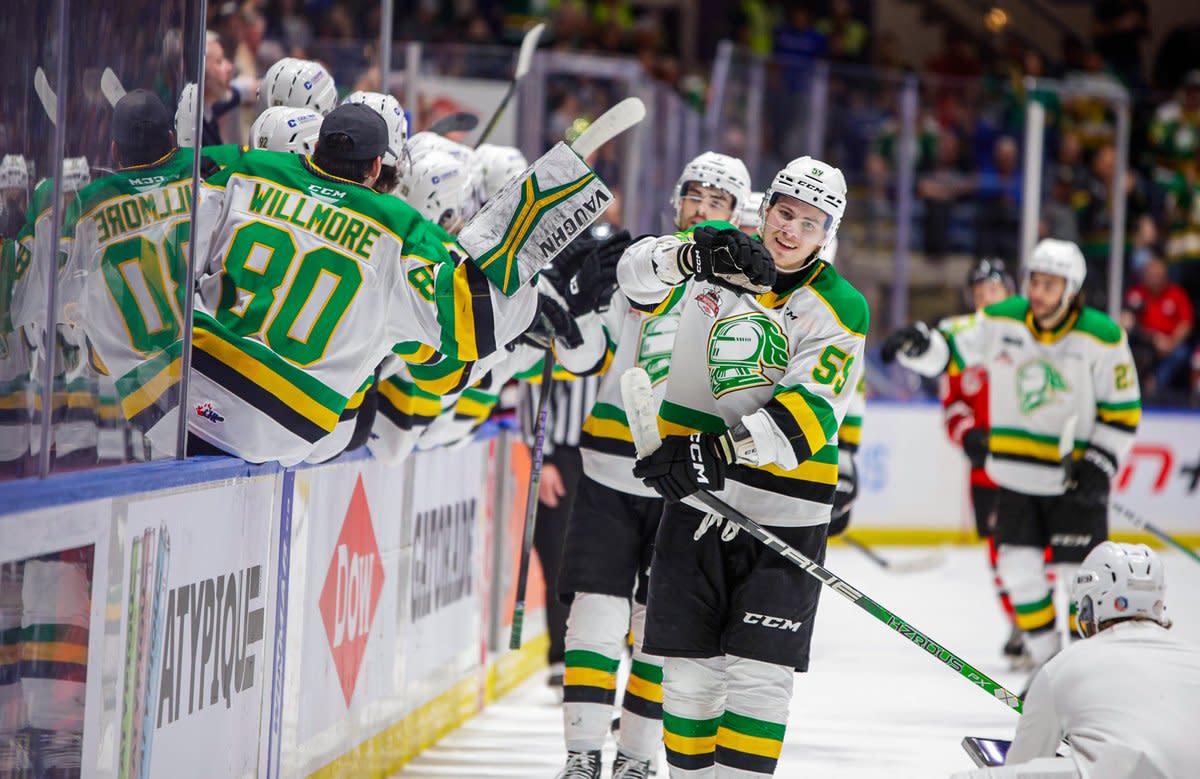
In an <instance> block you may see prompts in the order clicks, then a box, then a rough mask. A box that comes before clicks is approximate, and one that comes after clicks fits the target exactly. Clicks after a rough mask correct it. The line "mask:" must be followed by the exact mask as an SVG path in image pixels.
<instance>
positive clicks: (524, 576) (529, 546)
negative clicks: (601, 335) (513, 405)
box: [508, 349, 554, 649]
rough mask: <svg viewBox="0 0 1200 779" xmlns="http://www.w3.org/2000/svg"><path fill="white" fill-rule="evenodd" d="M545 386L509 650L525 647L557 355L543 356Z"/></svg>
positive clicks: (535, 437) (535, 436)
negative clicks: (523, 632) (527, 601)
mask: <svg viewBox="0 0 1200 779" xmlns="http://www.w3.org/2000/svg"><path fill="white" fill-rule="evenodd" d="M542 362H543V365H542V387H541V390H540V391H539V392H538V410H537V424H536V425H535V426H534V430H533V451H532V452H531V454H532V456H533V463H532V465H531V466H530V469H529V490H528V492H526V493H525V532H524V534H523V535H522V537H521V562H520V564H519V566H518V568H517V597H516V600H515V601H514V602H513V615H512V633H511V634H510V635H509V638H508V648H509V649H520V648H521V630H522V628H524V626H525V588H526V586H527V585H528V583H529V558H530V556H531V554H532V553H533V529H534V526H535V525H536V524H537V507H538V485H539V484H541V482H542V449H543V446H544V445H545V443H546V406H547V404H548V403H549V401H550V384H551V382H552V381H553V379H554V352H553V351H552V350H551V349H547V350H546V354H545V356H544V357H542Z"/></svg>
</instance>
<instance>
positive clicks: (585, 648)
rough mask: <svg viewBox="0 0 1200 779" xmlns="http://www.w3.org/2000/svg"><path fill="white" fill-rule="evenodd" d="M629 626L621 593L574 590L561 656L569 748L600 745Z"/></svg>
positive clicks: (626, 604)
mask: <svg viewBox="0 0 1200 779" xmlns="http://www.w3.org/2000/svg"><path fill="white" fill-rule="evenodd" d="M628 629H629V601H628V600H626V599H625V598H617V597H614V596H612V595H599V594H596V593H591V592H581V593H578V594H576V595H575V600H574V601H573V602H572V603H571V613H570V615H569V616H568V617H567V635H566V641H565V645H566V652H565V656H564V658H563V660H564V665H565V670H564V672H563V735H564V736H565V740H566V745H567V750H568V751H573V752H591V751H593V750H596V749H601V748H602V747H603V746H604V739H605V737H606V735H607V733H608V725H609V721H610V719H611V717H612V708H613V702H614V701H615V700H616V695H617V667H618V666H619V665H620V664H621V652H622V651H624V642H625V633H626V631H627V630H628Z"/></svg>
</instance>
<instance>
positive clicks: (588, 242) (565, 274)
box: [542, 233, 600, 286]
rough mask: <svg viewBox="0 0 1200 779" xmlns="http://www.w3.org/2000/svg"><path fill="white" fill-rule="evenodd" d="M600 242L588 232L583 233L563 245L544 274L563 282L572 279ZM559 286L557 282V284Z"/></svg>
mask: <svg viewBox="0 0 1200 779" xmlns="http://www.w3.org/2000/svg"><path fill="white" fill-rule="evenodd" d="M599 243H600V242H599V241H597V240H596V239H595V238H593V237H592V236H591V235H590V234H588V233H583V234H581V235H580V236H579V237H577V238H576V239H575V240H574V241H571V242H570V243H569V244H567V245H566V246H564V247H563V250H562V251H561V252H559V253H558V254H557V255H556V256H555V258H554V259H553V260H551V261H550V264H549V265H548V266H546V268H545V270H543V271H542V273H543V274H545V275H547V276H550V277H552V278H558V279H562V280H563V283H564V284H565V283H566V280H568V279H570V278H571V277H572V276H574V275H575V274H576V273H578V272H579V269H580V268H581V267H582V266H583V261H584V260H585V259H587V256H588V255H589V254H591V253H592V250H593V249H595V248H596V246H597V245H598V244H599ZM555 286H557V283H556V284H555Z"/></svg>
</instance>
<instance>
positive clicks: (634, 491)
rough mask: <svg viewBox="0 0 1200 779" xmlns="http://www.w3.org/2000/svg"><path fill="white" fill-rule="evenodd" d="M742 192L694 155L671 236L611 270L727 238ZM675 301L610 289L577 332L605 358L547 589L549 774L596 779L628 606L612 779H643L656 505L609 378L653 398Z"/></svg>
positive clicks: (652, 749)
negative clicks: (558, 734)
mask: <svg viewBox="0 0 1200 779" xmlns="http://www.w3.org/2000/svg"><path fill="white" fill-rule="evenodd" d="M749 194H750V173H749V171H747V170H746V166H745V164H744V163H743V162H742V161H741V160H739V159H736V158H734V157H729V156H727V155H724V154H717V153H715V152H705V153H703V154H701V155H700V156H698V157H696V158H695V159H694V160H692V161H691V162H689V163H688V164H687V165H686V166H685V167H684V169H683V172H682V174H681V175H680V177H679V180H678V181H677V182H676V185H675V189H674V190H673V193H672V198H671V202H672V204H673V205H674V207H675V225H676V227H677V228H678V230H679V231H680V232H679V233H677V234H675V235H671V236H668V237H666V238H663V239H660V238H655V237H646V238H643V239H641V240H639V241H637V242H636V243H634V244H633V245H632V246H629V247H628V248H627V249H626V250H625V253H624V255H623V256H622V257H621V262H622V263H623V262H626V261H627V259H626V258H633V257H649V256H651V255H652V254H653V253H654V252H655V251H656V249H657V247H658V246H659V244H660V242H661V241H663V240H669V241H671V242H673V243H674V244H676V245H679V244H682V243H683V242H684V241H688V240H689V239H690V238H691V235H692V231H693V230H695V229H697V228H700V229H702V230H712V231H713V232H714V233H715V232H716V231H717V230H729V231H733V230H735V229H736V227H735V224H736V223H735V219H736V216H735V215H736V214H737V210H738V208H739V207H740V206H741V204H742V203H743V202H744V201H745V200H746V198H747V197H748V196H749ZM742 240H743V241H745V242H749V240H750V239H749V238H748V237H743V239H742ZM710 251H711V250H710ZM628 261H633V260H632V259H629V260H628ZM614 282H615V274H614ZM571 286H573V287H574V288H575V289H588V288H591V287H593V285H591V284H587V283H584V284H580V283H578V281H576V283H575V284H574V285H569V286H568V288H567V289H564V293H566V294H567V295H570V294H571V289H570V287H571ZM679 298H680V296H679V295H672V296H671V297H670V299H669V300H668V301H666V302H665V303H664V304H662V305H658V303H660V302H661V301H655V303H656V305H654V306H651V307H649V308H651V309H652V310H645V309H644V308H642V307H637V306H633V305H630V301H629V300H628V299H626V297H625V296H624V295H623V294H621V293H620V292H618V293H616V294H615V295H614V297H613V301H612V305H611V306H610V307H609V308H608V310H607V312H606V313H605V314H604V315H603V318H602V322H601V321H595V320H593V321H591V322H584V323H583V324H582V325H581V327H582V328H583V329H584V331H585V334H586V336H587V337H588V340H589V341H597V340H598V341H600V342H601V343H603V342H605V341H607V342H609V344H610V346H609V348H610V349H615V354H614V356H613V357H612V364H611V365H610V366H609V368H608V372H607V373H606V374H605V377H604V380H603V382H602V383H601V384H600V388H599V390H598V391H597V397H596V404H595V406H594V407H593V408H592V411H591V414H590V415H589V416H588V418H587V420H586V421H585V422H584V425H583V434H582V436H581V438H580V451H581V455H582V459H583V476H582V478H581V479H580V483H579V488H578V494H577V496H576V499H575V510H574V512H573V513H572V515H571V517H570V519H569V521H568V523H567V530H566V539H565V541H564V544H563V563H562V566H561V568H560V573H559V580H558V593H557V594H558V596H559V597H560V598H561V599H562V600H564V601H565V602H567V603H569V604H570V607H571V610H570V615H569V616H568V618H567V633H566V652H565V658H564V660H565V669H564V677H563V731H564V736H565V740H566V746H567V763H566V767H565V768H564V769H563V771H562V773H561V774H560V777H572V778H574V777H580V778H582V777H599V776H600V771H601V765H600V750H601V748H602V747H603V746H604V741H605V737H606V735H607V733H608V725H609V720H610V718H611V716H612V708H613V704H614V702H615V696H616V674H617V666H618V664H619V663H620V659H621V655H622V654H623V652H624V649H625V637H626V635H627V634H628V631H629V627H630V624H631V603H630V601H631V598H632V600H633V603H632V626H633V637H634V645H633V666H632V669H631V672H630V677H629V682H628V684H627V685H626V688H625V695H624V699H623V701H622V710H621V727H620V730H619V732H618V738H617V749H618V751H617V757H616V760H615V762H614V764H613V776H614V777H626V778H627V779H634V778H635V777H645V776H647V772H648V771H649V765H650V760H651V758H652V757H653V756H654V754H655V753H656V752H657V751H658V745H659V743H660V741H661V739H662V659H661V658H658V657H654V656H651V655H649V654H647V653H646V652H645V651H643V647H642V643H643V640H644V638H645V616H646V587H645V571H646V569H647V568H648V566H649V563H650V557H651V553H652V551H653V548H654V536H655V533H656V532H657V530H658V521H659V518H660V517H661V516H662V509H663V501H662V498H660V497H659V496H658V494H657V493H655V492H654V490H652V489H650V488H649V487H647V486H646V485H644V484H642V483H641V482H640V481H639V480H638V479H635V478H634V477H633V475H632V468H633V463H634V460H635V459H636V453H635V451H634V447H633V438H632V435H631V434H630V432H629V423H628V420H627V418H626V414H625V409H624V403H623V401H622V399H621V387H620V379H621V374H622V373H624V371H625V370H626V369H627V368H630V367H633V366H640V367H642V368H644V369H646V371H647V372H648V373H649V374H650V377H651V381H652V382H653V384H654V385H655V387H656V395H657V397H658V398H659V399H661V397H662V394H663V391H664V389H665V387H666V378H667V370H668V368H669V366H670V361H671V351H672V349H673V348H674V345H675V331H676V328H677V327H678V324H679V313H680V307H679V306H678V305H677V304H678V302H679ZM569 306H570V308H571V309H572V313H581V309H585V308H588V307H589V306H587V305H584V304H579V305H576V304H574V303H573V302H571V301H569ZM597 331H600V332H597ZM635 588H636V590H637V591H636V592H635Z"/></svg>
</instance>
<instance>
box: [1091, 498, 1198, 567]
mask: <svg viewBox="0 0 1200 779" xmlns="http://www.w3.org/2000/svg"><path fill="white" fill-rule="evenodd" d="M1110 505H1111V506H1112V507H1113V510H1115V511H1116V512H1117V513H1118V514H1120V515H1121V516H1122V517H1124V518H1125V519H1126V520H1128V521H1129V523H1130V524H1131V525H1133V526H1134V527H1136V528H1137V529H1138V530H1145V531H1146V532H1147V533H1149V534H1150V535H1152V536H1154V537H1155V538H1157V539H1158V540H1160V541H1163V542H1165V543H1167V544H1170V545H1171V546H1173V547H1175V548H1176V549H1178V550H1179V551H1181V552H1183V553H1184V554H1185V555H1187V556H1188V557H1190V558H1192V559H1193V560H1195V561H1196V562H1198V563H1200V555H1197V554H1196V553H1195V552H1193V551H1192V550H1191V549H1189V548H1188V547H1187V546H1185V545H1184V544H1183V543H1182V542H1181V541H1178V540H1176V539H1175V538H1174V537H1172V536H1171V535H1170V534H1169V533H1167V532H1166V531H1164V530H1162V529H1160V528H1158V527H1155V526H1154V525H1152V524H1150V523H1149V522H1147V521H1146V518H1145V517H1143V516H1142V515H1141V514H1138V513H1137V512H1136V511H1133V510H1131V509H1130V508H1129V507H1128V506H1124V505H1122V504H1120V503H1115V502H1113V503H1110Z"/></svg>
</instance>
